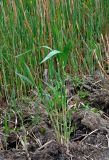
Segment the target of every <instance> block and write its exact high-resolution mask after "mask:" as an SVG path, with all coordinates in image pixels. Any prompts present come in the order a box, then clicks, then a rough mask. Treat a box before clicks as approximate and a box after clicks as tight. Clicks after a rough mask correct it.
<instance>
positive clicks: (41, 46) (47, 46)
mask: <svg viewBox="0 0 109 160" xmlns="http://www.w3.org/2000/svg"><path fill="white" fill-rule="evenodd" d="M41 48H46V49H49V50H51V51H52V49H51V48H50V47H48V46H41Z"/></svg>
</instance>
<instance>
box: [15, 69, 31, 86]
mask: <svg viewBox="0 0 109 160" xmlns="http://www.w3.org/2000/svg"><path fill="white" fill-rule="evenodd" d="M16 75H17V76H19V77H20V79H21V80H22V81H23V82H27V83H29V84H30V85H33V83H32V82H31V81H30V80H29V79H28V78H27V77H26V76H24V75H22V74H20V73H17V72H16Z"/></svg>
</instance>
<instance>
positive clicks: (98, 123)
mask: <svg viewBox="0 0 109 160" xmlns="http://www.w3.org/2000/svg"><path fill="white" fill-rule="evenodd" d="M71 88H73V89H71ZM79 89H80V88H79ZM79 89H77V90H79ZM82 89H83V90H84V91H85V92H86V91H87V93H88V95H87V96H86V97H87V98H86V97H85V96H84V95H83V94H82V95H81V97H82V100H80V99H79V97H78V98H77V96H78V95H77V93H76V92H73V91H72V90H75V89H74V86H71V84H70V87H69V86H67V92H68V93H69V96H68V100H69V101H68V103H69V104H68V107H69V108H70V109H71V108H72V107H74V105H72V104H73V103H74V100H75V97H76V99H77V100H78V101H79V105H78V110H77V112H75V113H74V112H73V113H72V125H74V124H75V126H76V127H75V132H74V133H71V135H70V142H69V143H68V144H67V146H64V145H62V144H59V143H58V142H57V140H56V135H55V132H54V128H53V126H52V124H51V121H50V118H49V116H48V114H47V113H46V112H45V110H44V109H43V105H41V104H40V107H39V106H38V105H39V103H36V102H35V103H34V104H32V103H27V104H24V106H23V105H22V103H21V102H19V105H18V106H17V107H19V106H20V107H19V112H18V108H17V113H16V112H15V108H13V109H12V106H11V107H9V106H8V107H7V105H6V103H5V100H3V99H1V100H0V114H1V118H0V150H1V151H0V160H109V91H108V89H109V83H108V80H107V79H106V80H104V78H101V77H97V76H96V75H95V76H94V77H84V83H83V84H82ZM70 92H71V93H70ZM84 98H86V99H85V100H84ZM27 101H28V102H29V100H27ZM85 101H87V102H88V103H89V104H90V107H88V108H87V107H86V108H84V103H85ZM37 106H38V107H37ZM7 113H8V114H9V113H10V114H9V115H10V116H9V115H7ZM21 113H22V117H23V123H22V119H20V116H19V114H21ZM4 117H5V118H4ZM30 117H32V118H33V121H32V118H30ZM35 117H37V118H35ZM39 119H40V120H39ZM7 121H8V124H7ZM7 125H8V126H9V128H8V127H7ZM4 126H5V127H4ZM17 128H18V129H17Z"/></svg>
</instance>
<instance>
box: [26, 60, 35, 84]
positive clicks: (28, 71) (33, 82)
mask: <svg viewBox="0 0 109 160" xmlns="http://www.w3.org/2000/svg"><path fill="white" fill-rule="evenodd" d="M25 72H26V74H27V76H28V78H29V80H30V81H31V82H32V84H33V86H35V81H34V78H33V76H32V73H31V71H30V69H29V67H28V66H27V64H26V63H25Z"/></svg>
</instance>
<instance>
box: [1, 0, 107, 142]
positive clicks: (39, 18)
mask: <svg viewBox="0 0 109 160" xmlns="http://www.w3.org/2000/svg"><path fill="white" fill-rule="evenodd" d="M108 3H109V2H108V0H105V1H104V0H30V1H29V0H28V1H26V0H19V1H17V0H15V1H14V0H12V1H11V0H3V1H0V96H2V97H5V98H6V100H7V102H8V103H10V102H12V99H13V97H14V99H18V98H21V97H23V96H25V95H26V96H27V95H28V93H29V92H30V91H31V90H32V91H34V90H35V91H36V90H37V91H38V93H39V95H40V98H42V102H43V103H44V104H45V103H46V106H45V107H46V110H47V111H48V113H49V115H50V118H51V120H52V122H53V125H54V128H55V131H56V134H57V137H58V139H61V140H62V137H64V140H62V141H67V140H68V139H69V136H70V133H71V132H72V128H71V125H70V123H71V119H70V118H71V116H70V112H69V111H68V109H67V107H66V105H67V98H66V94H65V79H66V78H67V77H68V76H70V77H72V78H73V77H76V78H74V82H73V83H75V85H78V87H79V86H80V85H81V83H82V81H81V80H80V79H79V78H78V75H83V74H93V72H94V71H95V70H96V69H99V70H100V71H101V73H103V74H104V73H105V69H108V68H109V61H108V56H109V55H108V54H109V53H108V52H109V48H107V44H106V43H108V42H107V41H108V38H107V37H108V36H107V35H108V33H109V23H108V19H109V5H108ZM45 70H47V74H46V76H45V78H46V81H44V73H45ZM45 88H46V91H45ZM78 94H79V96H80V97H81V98H83V99H84V98H86V97H87V92H84V91H80V92H79V93H78ZM11 104H12V103H11ZM6 117H7V115H6ZM34 120H35V119H34ZM4 125H5V131H6V132H8V129H9V128H8V124H7V119H6V120H5V124H4ZM63 128H64V132H63ZM73 129H74V128H73ZM62 141H61V142H62Z"/></svg>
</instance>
